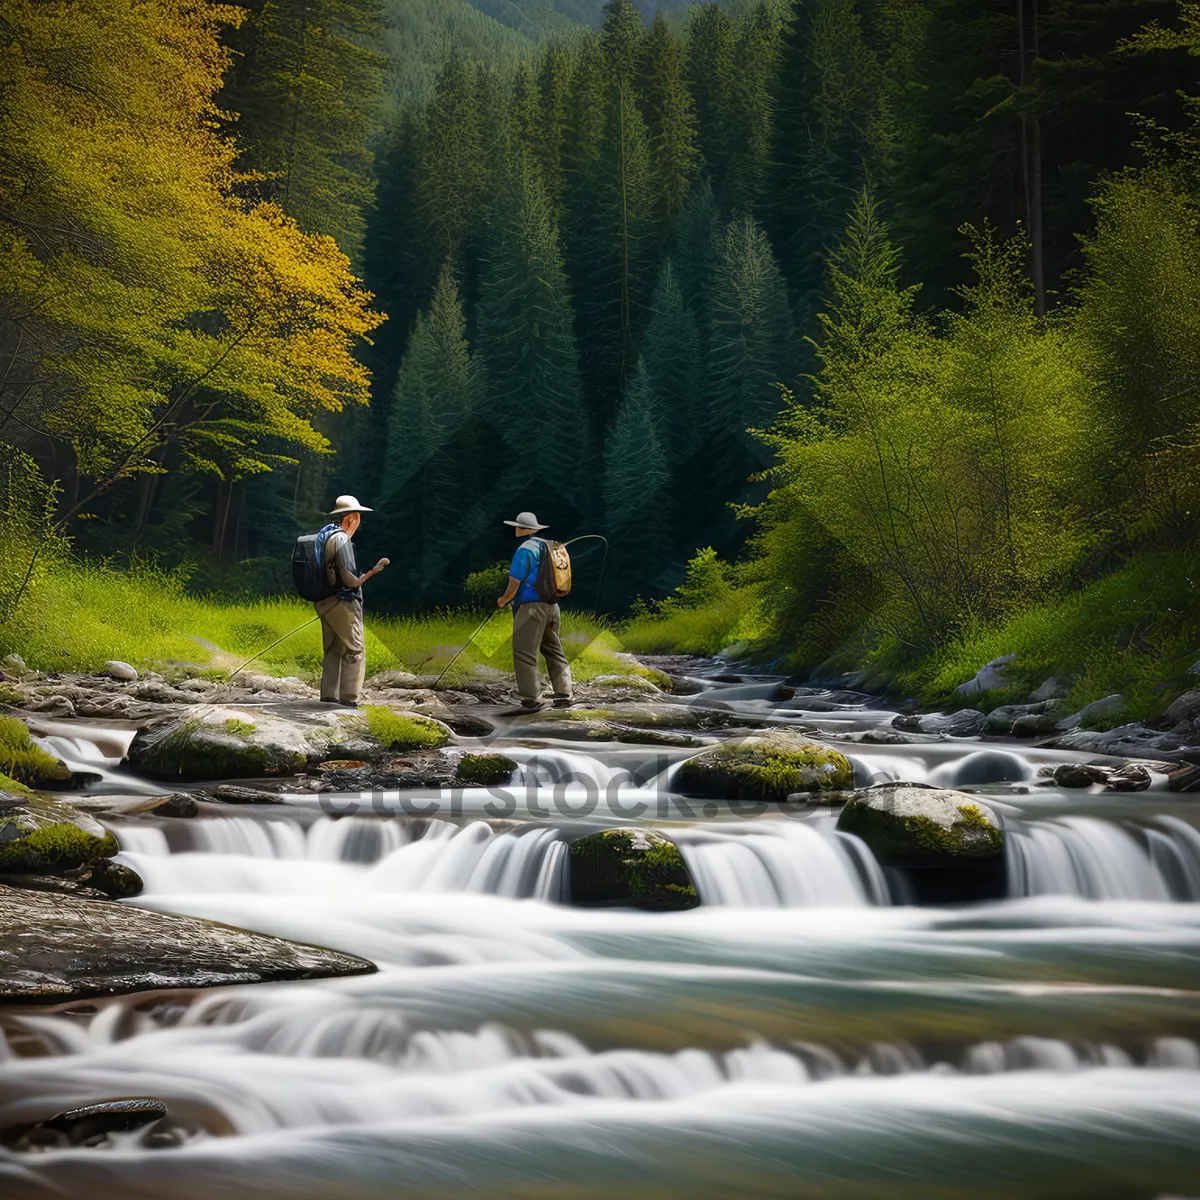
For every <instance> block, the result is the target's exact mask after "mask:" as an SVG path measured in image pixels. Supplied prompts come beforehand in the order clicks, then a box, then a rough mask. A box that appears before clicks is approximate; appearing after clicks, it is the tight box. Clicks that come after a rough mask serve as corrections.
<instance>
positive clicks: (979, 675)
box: [955, 654, 1015, 696]
mask: <svg viewBox="0 0 1200 1200" xmlns="http://www.w3.org/2000/svg"><path fill="white" fill-rule="evenodd" d="M1014 657H1015V655H1012V654H1002V655H1001V656H1000V657H999V658H993V659H992V661H991V662H990V663H988V664H987V665H986V666H983V667H980V668H979V670H978V671H977V672H976V673H975V678H974V679H968V680H967V682H966V683H960V684H959V685H958V687H957V688H956V689H955V690H956V691H957V692H958V693H959V695H960V696H978V695H980V694H981V693H983V692H992V691H995V690H997V689H998V688H1003V687H1007V686H1008V680H1007V679H1005V677H1004V668H1005V667H1007V666H1008V664H1009V663H1010V662H1012V660H1013V658H1014Z"/></svg>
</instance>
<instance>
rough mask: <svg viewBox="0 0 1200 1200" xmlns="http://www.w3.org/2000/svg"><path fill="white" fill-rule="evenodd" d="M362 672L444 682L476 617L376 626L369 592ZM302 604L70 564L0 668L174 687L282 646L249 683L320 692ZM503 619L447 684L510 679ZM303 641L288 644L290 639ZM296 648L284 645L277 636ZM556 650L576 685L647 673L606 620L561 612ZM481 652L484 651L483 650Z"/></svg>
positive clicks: (4, 633)
mask: <svg viewBox="0 0 1200 1200" xmlns="http://www.w3.org/2000/svg"><path fill="white" fill-rule="evenodd" d="M366 590H367V597H366V599H367V618H366V635H365V643H366V667H367V674H368V676H370V675H372V674H374V673H375V672H377V671H382V670H385V669H387V668H397V669H401V670H406V671H413V672H418V673H440V672H441V671H442V669H443V668H444V667H445V666H446V665H447V664H448V663H449V662H450V660H451V659H452V658H453V657H454V655H455V654H456V653H457V652H458V651H459V650H460V649H461V648H462V646H463V645H464V643H466V641H467V639H468V638H469V637H470V636H471V634H472V633H474V632H475V630H476V629H477V628H478V626H479V624H480V622H481V620H482V619H483V616H484V615H485V614H481V613H480V612H479V611H478V610H476V609H473V608H464V609H454V610H441V611H438V612H433V613H427V614H420V615H417V616H403V617H387V616H380V615H376V614H372V612H371V608H370V605H371V597H370V585H368V587H367V589H366ZM313 616H314V613H313V607H312V605H311V604H308V603H306V602H305V601H303V600H300V599H298V598H297V599H291V598H288V597H271V598H267V599H262V600H250V601H247V600H241V601H231V600H226V599H221V598H219V597H214V596H197V595H193V594H191V593H189V592H188V590H187V588H186V581H185V580H184V578H183V577H182V576H181V575H178V574H172V573H164V572H158V571H154V570H152V569H147V568H144V567H142V568H138V569H136V570H132V571H117V570H113V569H111V568H109V567H106V566H98V565H84V564H75V565H71V566H69V567H55V568H54V569H53V570H52V571H48V572H47V573H46V575H45V576H44V577H43V578H42V579H41V580H40V581H39V586H38V589H37V591H36V592H35V593H33V594H30V595H28V596H27V597H26V598H25V600H24V601H23V602H22V604H21V607H20V608H19V610H18V611H17V613H16V615H15V616H14V617H13V618H12V619H11V620H9V621H8V622H6V623H5V624H3V625H0V657H3V656H4V655H6V654H9V653H14V652H15V653H19V654H20V655H21V657H22V658H23V659H24V660H25V662H26V664H27V665H28V666H30V667H33V668H35V669H37V670H40V671H46V672H68V671H75V672H95V671H99V670H100V669H101V668H102V667H103V665H104V663H105V662H106V661H108V660H109V659H114V658H115V659H121V660H122V661H124V662H129V663H132V664H133V665H134V666H135V667H137V668H138V669H139V670H142V671H145V670H148V669H154V670H157V671H160V672H162V673H163V674H164V675H166V676H167V677H168V678H170V677H172V676H174V675H211V676H213V677H215V678H222V677H224V676H227V675H228V674H229V673H230V672H231V671H233V670H234V669H236V668H237V667H239V666H241V664H242V663H243V662H245V660H246V659H248V658H250V657H251V655H255V654H258V653H259V652H260V651H262V650H264V649H265V648H266V647H267V646H269V645H270V644H271V643H272V642H274V641H275V640H276V639H279V638H284V640H283V641H282V642H281V643H280V644H279V645H278V646H275V647H273V648H272V649H270V650H267V652H266V653H265V654H263V655H262V657H260V658H258V659H256V660H255V661H254V662H253V663H252V664H251V665H250V666H249V667H248V668H247V671H248V672H251V673H253V672H257V673H261V674H268V675H294V676H298V677H299V678H301V679H305V680H308V681H313V680H315V679H316V678H317V677H318V675H319V674H320V670H321V635H320V627H319V625H317V624H316V623H313V624H311V625H310V626H309V627H308V628H300V627H301V626H303V625H304V624H305V623H306V622H308V621H311V620H312V618H313ZM504 622H508V623H509V626H511V617H510V616H508V614H506V613H500V614H498V615H497V616H496V617H495V618H493V621H492V622H491V623H490V624H489V626H488V630H489V631H491V632H492V633H493V634H494V635H498V636H494V637H493V639H492V640H493V643H494V644H493V645H487V646H486V649H487V650H491V651H493V652H492V653H485V652H484V648H477V647H474V646H472V647H471V648H469V649H468V650H467V651H466V652H465V653H464V654H462V655H461V656H460V657H459V659H458V661H457V662H456V663H455V664H454V667H453V669H452V671H451V673H450V674H449V675H447V683H453V682H454V681H455V680H458V679H465V678H470V677H472V675H473V674H474V673H475V670H476V668H477V667H479V668H481V669H483V670H484V671H485V672H486V671H488V670H491V671H503V672H511V670H512V648H511V641H510V637H509V636H508V632H507V630H506V628H505V625H504V624H503V623H504ZM297 630H298V632H293V631H297ZM287 634H292V636H288V637H286V638H285V637H284V635H287ZM562 635H563V643H564V646H565V648H566V651H567V657H568V658H570V659H572V669H573V671H574V673H575V676H576V678H578V679H579V680H581V681H585V680H587V679H592V678H594V677H595V676H597V675H611V674H622V673H636V674H643V675H647V677H649V674H650V673H649V672H648V671H647V670H646V669H644V668H640V667H637V666H635V665H631V664H630V663H629V662H627V661H625V660H622V659H621V658H620V657H619V656H620V653H621V650H622V646H621V644H620V642H618V641H617V639H616V637H615V636H614V634H613V633H612V630H611V629H610V628H609V626H608V623H607V622H606V621H605V620H604V619H603V618H598V617H596V616H594V615H592V614H590V613H581V612H573V611H570V610H567V611H564V612H563V617H562ZM485 640H486V639H485Z"/></svg>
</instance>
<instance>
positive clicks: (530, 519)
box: [504, 512, 550, 531]
mask: <svg viewBox="0 0 1200 1200" xmlns="http://www.w3.org/2000/svg"><path fill="white" fill-rule="evenodd" d="M504 523H505V525H511V526H512V527H513V528H514V529H532V530H534V531H537V530H539V529H549V528H550V526H549V525H543V524H541V522H540V521H538V519H537V517H535V516H534V515H533V513H531V512H523V513H517V519H516V520H515V521H505V522H504Z"/></svg>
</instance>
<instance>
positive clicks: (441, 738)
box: [363, 704, 450, 750]
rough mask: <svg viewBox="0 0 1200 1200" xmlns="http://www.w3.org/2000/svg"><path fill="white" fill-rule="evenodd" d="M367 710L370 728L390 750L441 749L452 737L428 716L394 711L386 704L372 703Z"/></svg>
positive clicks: (373, 734)
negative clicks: (414, 715) (439, 747)
mask: <svg viewBox="0 0 1200 1200" xmlns="http://www.w3.org/2000/svg"><path fill="white" fill-rule="evenodd" d="M363 712H364V713H365V715H366V718H367V731H368V732H369V733H370V734H371V736H372V737H377V738H378V739H379V740H380V741H381V742H382V743H383V745H384V748H385V749H387V750H419V749H437V747H438V746H444V745H446V743H447V742H449V740H450V736H449V734H447V733H446V731H445V730H444V729H443V728H442V727H441V726H440V725H438V724H437V723H436V722H434V721H431V720H429V719H428V718H427V717H413V716H408V715H407V714H404V713H397V712H393V711H392V710H391V709H390V708H387V707H385V706H384V705H382V704H368V705H367V707H366V708H365V709H363Z"/></svg>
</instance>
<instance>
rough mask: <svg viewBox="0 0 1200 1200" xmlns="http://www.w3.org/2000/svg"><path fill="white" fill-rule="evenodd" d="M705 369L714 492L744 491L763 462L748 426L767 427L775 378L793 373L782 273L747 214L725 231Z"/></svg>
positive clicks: (775, 401)
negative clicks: (714, 482) (708, 391)
mask: <svg viewBox="0 0 1200 1200" xmlns="http://www.w3.org/2000/svg"><path fill="white" fill-rule="evenodd" d="M711 305H712V331H711V334H710V341H709V348H708V361H707V373H708V381H709V388H710V396H711V409H710V413H709V428H710V438H709V442H708V449H707V451H706V453H707V455H708V460H709V462H710V463H711V469H712V473H713V475H712V477H713V479H714V480H720V484H719V486H718V487H717V489H716V490H717V492H718V494H719V495H721V496H723V497H725V498H726V499H730V498H733V497H736V496H738V495H740V494H742V493H743V492H744V489H745V481H746V479H747V477H748V476H749V475H750V474H751V473H752V472H754V471H756V470H761V469H762V467H764V466H765V465H766V460H765V458H764V453H763V451H762V448H761V445H760V444H759V443H758V442H757V441H756V439H755V438H753V436H752V435H750V434H749V433H748V432H747V430H749V429H751V428H759V429H763V428H766V427H767V426H769V425H770V424H771V423H772V421H773V420H774V418H775V415H776V413H777V412H778V410H779V403H780V401H779V387H778V385H779V384H780V383H784V382H786V381H787V380H788V379H789V378H790V377H791V372H792V370H793V369H794V366H795V363H794V361H793V354H794V350H793V345H792V341H793V326H792V317H791V310H790V308H789V306H788V298H787V289H786V287H785V285H784V281H783V274H782V272H781V271H780V269H779V264H778V263H777V262H776V260H775V255H774V253H773V252H772V250H771V244H770V242H769V241H768V240H767V236H766V234H765V233H764V232H763V230H762V228H761V227H760V226H759V225H758V223H757V222H756V221H754V219H753V218H752V217H750V216H748V215H746V214H742V215H740V216H736V217H734V218H733V219H732V220H731V221H730V222H729V225H728V226H727V228H726V230H725V236H724V239H723V241H722V245H721V257H720V259H719V261H718V263H717V267H716V274H715V285H714V287H713V291H712V297H711Z"/></svg>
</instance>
